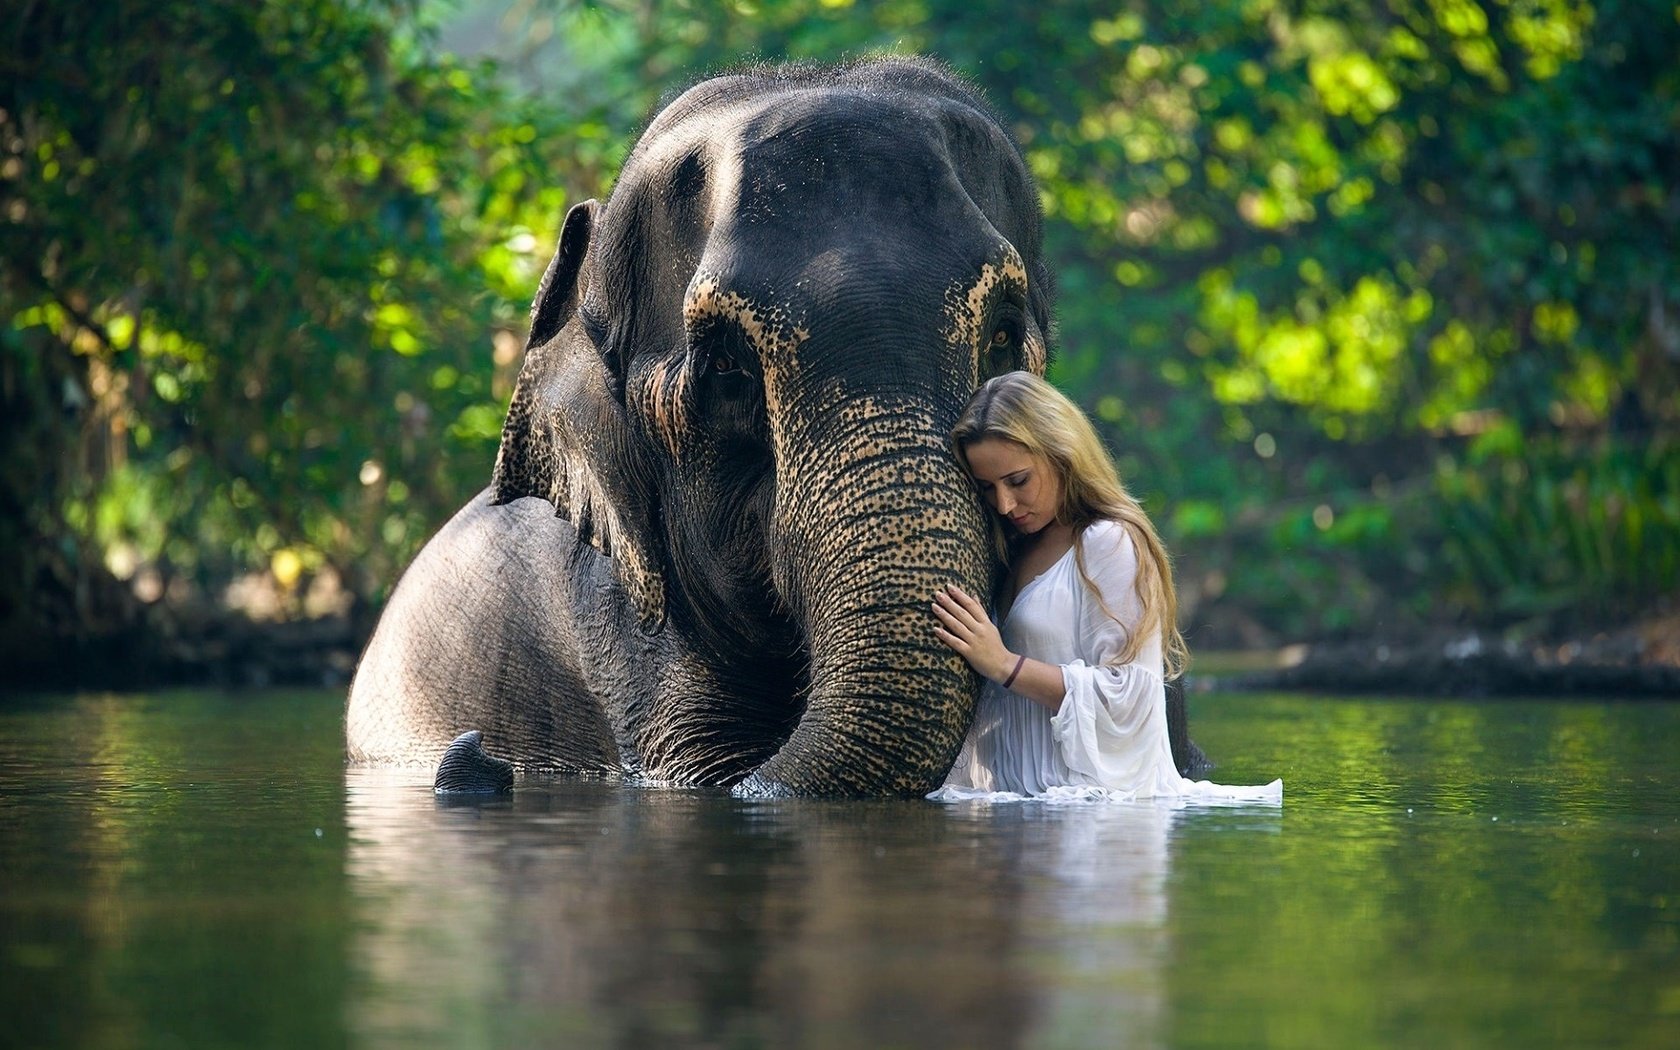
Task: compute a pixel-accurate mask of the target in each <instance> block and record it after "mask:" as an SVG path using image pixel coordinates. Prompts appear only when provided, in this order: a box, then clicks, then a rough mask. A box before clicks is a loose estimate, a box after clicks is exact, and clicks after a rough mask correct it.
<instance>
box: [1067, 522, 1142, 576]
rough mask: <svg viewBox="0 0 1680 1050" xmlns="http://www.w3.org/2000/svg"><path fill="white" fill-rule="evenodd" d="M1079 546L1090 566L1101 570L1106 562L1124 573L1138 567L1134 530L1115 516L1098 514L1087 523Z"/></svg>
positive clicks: (1109, 567)
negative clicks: (1099, 516) (1107, 516)
mask: <svg viewBox="0 0 1680 1050" xmlns="http://www.w3.org/2000/svg"><path fill="white" fill-rule="evenodd" d="M1079 546H1080V549H1081V551H1082V553H1083V554H1084V557H1085V562H1086V566H1087V568H1088V569H1089V570H1090V571H1091V572H1092V573H1096V572H1098V567H1099V566H1102V567H1105V568H1107V569H1108V570H1109V571H1112V572H1119V573H1122V574H1126V573H1130V572H1136V571H1137V558H1138V555H1137V544H1136V543H1135V542H1134V541H1133V540H1132V530H1130V529H1128V528H1127V527H1126V526H1125V525H1123V524H1121V523H1120V522H1118V521H1115V520H1113V519H1112V518H1098V519H1097V520H1096V521H1093V522H1091V524H1089V525H1087V526H1085V529H1084V531H1083V532H1081V533H1080V535H1079Z"/></svg>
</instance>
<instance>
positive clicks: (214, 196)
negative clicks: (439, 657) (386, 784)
mask: <svg viewBox="0 0 1680 1050" xmlns="http://www.w3.org/2000/svg"><path fill="white" fill-rule="evenodd" d="M412 18H413V10H412V7H411V5H410V4H408V3H404V2H400V0H393V2H379V3H367V4H362V3H357V4H344V3H338V2H334V0H312V2H307V3H263V4H218V5H199V4H189V3H172V2H150V3H147V2H132V3H122V4H101V5H94V6H93V7H92V8H87V9H83V8H82V7H81V6H79V5H25V6H24V7H22V8H19V9H17V10H15V11H14V12H13V13H12V14H9V15H7V16H5V19H4V27H5V29H6V35H7V38H8V39H9V40H12V41H15V42H19V44H20V46H18V47H17V49H16V50H15V51H14V52H13V54H14V56H15V57H14V58H12V59H10V60H9V61H10V62H11V63H12V64H13V65H14V67H16V68H14V69H13V70H11V71H10V73H9V75H8V76H7V78H6V84H7V86H6V88H5V96H4V98H3V100H0V147H3V152H4V157H5V159H4V161H3V162H0V163H3V167H0V178H3V181H0V214H3V215H4V222H5V230H6V234H5V249H4V256H3V267H4V268H3V270H0V289H3V292H4V310H3V321H0V323H4V325H5V336H4V339H5V342H4V354H5V356H4V359H3V365H4V368H5V369H6V376H7V379H8V380H9V382H8V388H7V391H6V396H7V399H8V407H9V408H10V410H11V414H12V415H13V417H14V418H23V419H26V420H29V421H30V422H31V424H32V425H33V426H34V427H35V428H37V429H39V430H43V431H44V432H45V433H43V434H42V435H41V437H44V438H45V440H40V439H39V438H37V439H36V440H33V441H29V442H28V443H26V441H25V439H24V435H23V434H21V433H20V434H19V435H18V438H19V440H18V442H17V443H16V445H13V444H12V443H11V441H10V438H11V435H10V434H8V448H7V452H8V453H9V455H8V457H7V458H8V460H9V461H13V462H20V463H21V467H20V470H19V473H18V475H17V476H16V477H14V478H10V479H8V481H9V485H8V488H9V493H8V494H9V495H10V496H11V497H12V499H14V500H16V501H17V503H18V504H20V505H26V506H27V507H28V510H27V512H26V513H27V515H28V516H29V517H30V518H32V519H33V529H34V530H35V531H36V532H38V533H41V534H47V535H51V534H54V533H55V532H58V531H61V529H60V527H59V525H58V522H60V521H62V522H63V523H66V524H69V525H70V526H71V527H72V529H73V531H75V532H76V533H77V534H79V535H89V534H91V535H92V536H94V537H96V538H97V540H98V543H99V546H100V547H101V548H102V549H103V550H105V551H106V552H107V553H110V552H113V551H118V550H124V551H127V553H125V554H124V555H123V556H122V557H121V558H120V559H118V560H120V561H122V562H124V563H126V564H134V563H136V562H147V563H153V562H155V563H161V564H163V565H164V566H166V567H167V570H168V573H169V575H170V576H171V578H172V579H180V580H183V581H189V582H192V583H196V584H198V585H199V586H200V587H201V588H202V589H205V590H211V589H213V588H215V587H216V586H217V585H219V584H222V583H225V582H226V580H227V579H229V578H230V576H231V575H233V574H234V573H237V572H239V571H242V570H245V569H249V568H252V567H265V566H267V565H269V564H270V562H271V561H272V560H273V559H275V558H276V557H283V558H285V559H287V560H290V561H301V562H302V563H303V564H304V565H305V566H307V567H319V566H321V565H323V564H328V565H331V566H332V567H334V568H335V569H336V570H337V571H338V573H339V574H340V575H341V576H342V577H344V578H345V579H346V580H349V581H352V582H353V585H354V587H355V588H356V589H357V590H358V591H363V592H367V591H371V590H372V589H374V588H378V587H381V586H384V585H386V584H388V583H389V581H390V580H391V579H392V578H393V577H394V576H395V574H396V572H397V571H398V570H399V569H400V567H401V565H402V563H403V562H404V561H405V560H406V559H407V557H408V556H409V555H410V554H412V552H413V551H414V550H415V549H416V547H417V546H418V544H419V543H420V542H421V541H422V540H423V539H424V537H425V535H426V534H427V533H428V532H429V531H430V530H431V529H432V528H433V527H435V526H436V524H437V523H438V522H439V521H440V519H441V518H442V517H443V516H444V515H446V514H447V513H448V512H449V511H450V510H452V509H453V508H454V507H455V506H457V505H459V503H460V502H461V501H462V500H463V499H464V496H465V494H469V493H470V492H471V491H473V489H474V488H475V487H477V485H478V484H481V483H482V480H483V479H484V478H485V477H486V476H487V474H488V471H489V466H490V462H491V458H492V456H493V454H494V448H495V438H496V429H497V427H496V426H494V425H489V424H487V422H486V420H487V419H489V418H492V417H494V418H499V415H500V413H501V411H502V409H503V405H504V399H505V397H506V393H507V389H506V388H507V385H508V381H509V377H510V375H511V371H512V369H513V367H514V366H515V364H516V362H515V357H516V354H517V348H518V338H519V336H521V335H522V334H523V333H522V329H523V315H524V313H525V309H526V304H527V303H528V301H529V297H530V295H531V292H532V290H533V288H534V286H535V281H536V278H537V276H538V275H540V273H541V270H542V267H543V265H544V264H545V263H546V261H547V250H546V248H547V244H548V243H551V241H552V237H553V236H554V233H555V231H556V229H557V225H558V220H559V218H560V215H561V213H562V211H563V208H564V205H565V204H566V202H567V195H568V192H570V193H579V192H582V193H588V192H591V191H594V190H596V189H597V188H598V187H599V186H600V185H601V184H602V183H603V182H604V180H605V177H606V176H605V169H603V168H602V167H600V166H599V165H594V166H591V165H588V164H579V163H577V162H576V158H574V157H573V156H571V155H569V154H568V153H567V151H566V145H567V142H568V134H567V132H568V130H569V122H570V121H572V120H573V119H576V117H577V116H578V115H577V114H573V113H563V112H558V111H557V110H556V109H555V108H554V107H552V106H548V105H539V104H537V103H536V102H535V101H533V100H524V99H516V98H512V97H510V96H509V95H508V94H507V93H506V92H504V91H503V90H502V89H501V88H500V87H499V86H497V84H496V78H495V74H494V70H493V69H491V68H490V67H488V66H469V65H465V64H462V63H460V62H458V61H456V60H454V59H450V58H448V57H446V56H442V55H438V54H435V53H433V52H432V50H431V49H430V46H429V45H428V43H427V38H428V34H427V33H426V32H425V31H423V29H416V28H415V23H414V22H413V21H412ZM66 410H70V411H71V412H72V413H79V414H80V415H81V416H82V419H81V420H79V421H72V422H69V423H60V424H57V425H56V426H55V421H59V420H61V419H62V417H63V416H64V414H65V411H66ZM77 422H79V423H80V424H81V425H79V426H78V425H77ZM78 444H86V445H91V446H93V447H94V448H95V449H97V452H96V454H95V455H92V456H90V457H87V459H86V461H85V462H83V463H81V464H78V466H79V467H80V468H81V469H75V470H69V471H64V472H63V473H58V470H59V465H58V464H57V463H55V462H53V460H54V459H55V458H56V457H57V456H59V455H62V451H61V450H62V449H63V448H64V446H67V445H68V446H72V447H74V446H76V445H78Z"/></svg>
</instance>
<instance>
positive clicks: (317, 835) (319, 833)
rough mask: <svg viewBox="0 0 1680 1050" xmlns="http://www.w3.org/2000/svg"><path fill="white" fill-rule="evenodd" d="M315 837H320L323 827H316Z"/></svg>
mask: <svg viewBox="0 0 1680 1050" xmlns="http://www.w3.org/2000/svg"><path fill="white" fill-rule="evenodd" d="M315 837H316V838H320V837H321V829H320V828H316V829H315Z"/></svg>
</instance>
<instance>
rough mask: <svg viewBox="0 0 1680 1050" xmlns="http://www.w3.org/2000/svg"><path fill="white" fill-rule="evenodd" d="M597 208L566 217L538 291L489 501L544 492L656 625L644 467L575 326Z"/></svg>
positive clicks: (660, 581)
mask: <svg viewBox="0 0 1680 1050" xmlns="http://www.w3.org/2000/svg"><path fill="white" fill-rule="evenodd" d="M599 211H600V205H599V204H597V203H596V202H595V201H593V200H589V201H584V202H583V203H581V204H578V205H575V206H574V207H573V208H572V209H571V211H569V212H567V213H566V221H565V224H564V225H563V226H562V228H561V230H560V243H559V245H558V247H557V248H556V249H555V252H554V258H553V259H552V260H551V261H550V262H549V264H548V269H547V270H546V271H544V273H543V277H542V283H541V284H540V285H538V287H537V296H536V299H535V301H533V302H532V304H531V331H530V335H529V336H528V337H527V338H526V340H525V363H524V365H523V366H522V367H521V368H520V370H519V381H518V383H517V384H516V385H515V386H514V390H513V401H512V403H511V404H510V405H509V406H508V414H507V421H506V422H505V423H503V425H502V444H501V448H500V449H499V450H498V451H497V453H496V470H495V473H494V474H493V475H492V477H491V479H490V501H491V502H492V503H496V504H501V503H511V502H512V501H514V500H516V499H519V498H520V497H522V496H538V497H540V498H542V499H546V500H548V501H549V502H550V503H552V504H554V507H555V511H556V513H557V514H558V515H559V516H560V517H562V518H565V519H567V520H569V521H570V522H571V523H572V526H573V527H574V528H575V529H576V530H577V534H578V538H579V539H582V540H583V541H584V542H586V543H588V544H589V545H590V546H592V547H594V548H595V549H596V550H598V551H600V552H601V553H602V554H604V555H606V556H607V557H609V558H611V559H612V560H613V565H614V568H615V570H616V572H617V574H618V578H619V582H620V583H621V584H623V586H624V588H625V590H626V591H628V592H629V594H630V596H631V598H632V600H633V601H634V602H635V604H636V611H637V615H638V617H639V618H640V620H641V623H642V626H643V628H644V629H646V630H652V629H654V628H656V627H657V626H659V624H661V623H663V622H664V619H665V580H664V575H663V573H662V571H661V569H660V564H661V563H660V559H659V557H658V554H657V552H656V550H655V548H654V545H653V529H652V519H653V515H652V500H651V498H650V495H649V489H648V488H647V486H646V484H645V482H644V481H643V478H644V476H645V473H646V472H645V470H643V469H642V468H640V467H639V466H638V465H637V460H638V457H637V454H636V451H635V450H636V448H637V443H636V441H635V439H634V438H633V437H632V434H631V430H630V426H629V422H628V420H627V419H626V417H625V413H624V404H623V402H622V401H620V400H619V398H618V397H616V396H614V393H613V390H614V387H615V384H614V382H613V377H612V376H611V375H610V373H609V370H608V368H607V365H606V362H605V361H603V359H602V355H601V353H600V351H599V350H598V349H597V348H596V347H595V345H594V344H593V343H592V342H591V341H590V339H589V336H588V335H587V334H586V333H585V332H584V331H583V326H582V325H581V324H573V323H572V322H573V319H574V318H575V316H576V314H577V306H578V301H579V299H580V298H581V297H582V294H583V291H584V289H586V288H587V287H588V285H589V278H590V274H591V271H592V268H593V267H592V259H593V256H592V255H591V253H590V251H589V242H590V237H591V235H592V234H593V232H594V227H595V220H596V216H597V215H598V213H599Z"/></svg>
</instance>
